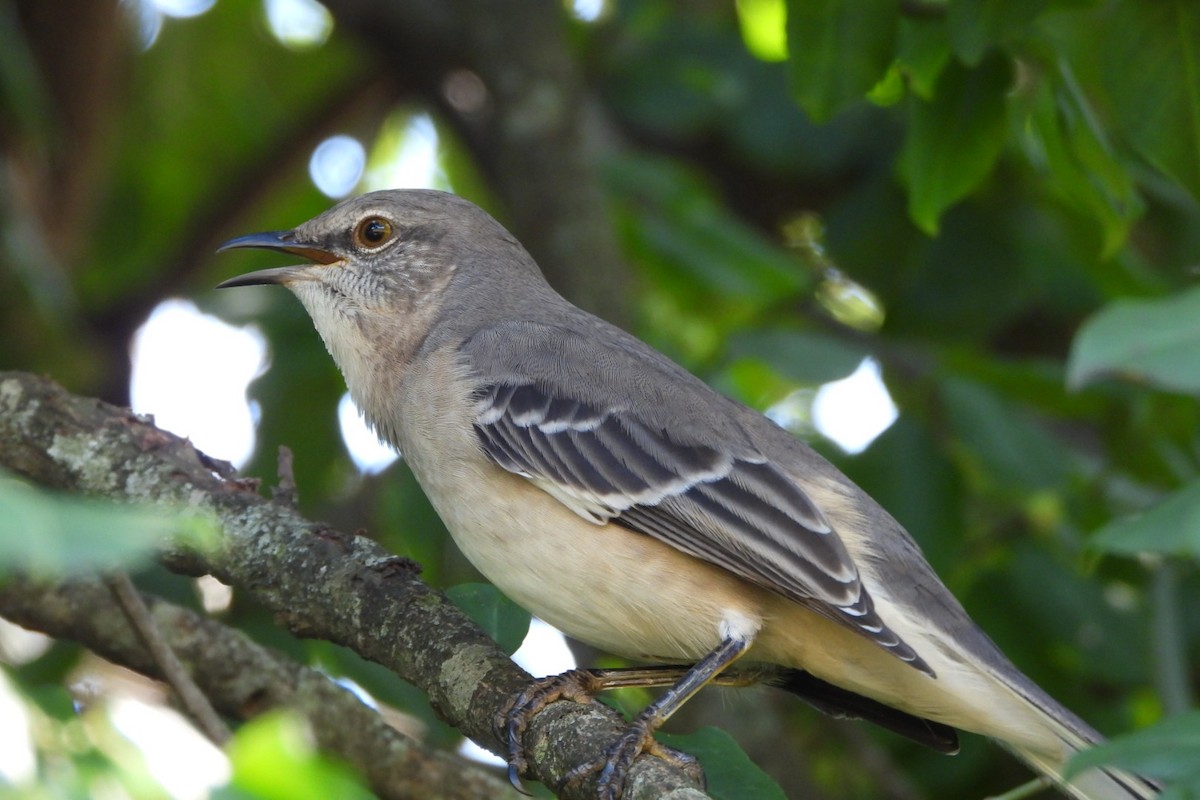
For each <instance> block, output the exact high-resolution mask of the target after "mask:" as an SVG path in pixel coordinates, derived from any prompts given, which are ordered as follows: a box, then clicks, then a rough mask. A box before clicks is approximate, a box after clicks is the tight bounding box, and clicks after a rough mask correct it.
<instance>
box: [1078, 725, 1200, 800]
mask: <svg viewBox="0 0 1200 800" xmlns="http://www.w3.org/2000/svg"><path fill="white" fill-rule="evenodd" d="M1099 766H1113V767H1121V768H1124V769H1128V770H1130V771H1133V772H1137V773H1139V774H1142V775H1147V776H1149V777H1152V778H1158V779H1159V780H1164V781H1170V782H1171V784H1170V785H1169V786H1168V787H1167V789H1166V791H1164V792H1163V794H1162V798H1163V800H1189V798H1195V797H1198V796H1200V711H1189V712H1187V713H1185V714H1179V715H1177V716H1174V717H1169V718H1167V719H1165V720H1163V721H1162V722H1159V723H1158V724H1157V725H1154V726H1152V727H1150V728H1146V729H1145V730H1141V731H1137V732H1135V733H1130V734H1126V735H1124V736H1119V737H1116V738H1114V739H1111V740H1109V741H1107V742H1104V743H1103V744H1099V745H1097V746H1095V747H1093V748H1091V749H1089V750H1085V751H1084V752H1082V753H1079V754H1078V755H1076V756H1075V757H1074V758H1072V759H1071V760H1070V761H1069V762H1068V763H1067V769H1066V776H1067V777H1071V776H1072V775H1078V774H1079V773H1081V772H1083V771H1084V770H1085V769H1088V768H1090V767H1099Z"/></svg>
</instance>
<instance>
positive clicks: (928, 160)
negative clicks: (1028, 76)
mask: <svg viewBox="0 0 1200 800" xmlns="http://www.w3.org/2000/svg"><path fill="white" fill-rule="evenodd" d="M1011 80H1012V75H1011V70H1010V65H1009V61H1008V59H1006V58H1002V57H1000V56H992V57H989V58H987V59H985V60H984V61H983V63H982V64H981V65H980V66H979V67H978V68H976V69H966V68H965V67H962V66H959V65H958V64H954V63H952V64H950V65H949V66H948V67H947V68H946V69H945V70H944V71H943V72H942V76H941V78H940V79H939V80H938V84H937V93H936V95H935V97H934V98H933V100H932V101H931V102H926V101H924V100H920V99H919V98H915V97H914V98H911V99H910V101H909V102H910V103H911V106H910V114H909V130H908V135H907V136H906V137H905V139H904V149H903V150H902V151H901V153H900V161H899V169H900V177H901V179H902V180H903V182H904V185H905V187H906V188H907V190H908V213H909V216H911V217H912V219H913V221H914V222H916V223H917V225H918V226H919V227H920V228H921V229H922V230H924V231H925V232H926V233H928V234H930V235H934V234H936V233H937V231H938V218H939V217H940V216H941V215H942V212H944V211H945V210H946V209H947V208H949V207H950V206H951V205H953V204H954V203H955V202H957V201H958V200H961V199H962V198H963V197H964V196H966V195H967V194H968V193H969V192H970V191H971V190H973V189H974V188H975V187H976V186H978V185H979V184H980V183H982V182H983V180H984V179H985V178H987V176H988V175H989V174H990V173H991V171H992V167H993V166H994V165H995V163H996V159H997V158H998V157H999V156H1000V151H1001V150H1002V149H1003V147H1004V140H1005V136H1006V134H1007V132H1008V127H1007V124H1006V121H1005V109H1006V107H1005V93H1006V92H1007V91H1008V89H1009V84H1010V82H1011Z"/></svg>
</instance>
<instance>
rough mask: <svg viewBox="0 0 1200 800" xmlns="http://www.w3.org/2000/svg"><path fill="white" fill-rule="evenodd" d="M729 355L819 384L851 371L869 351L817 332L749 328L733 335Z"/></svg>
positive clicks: (804, 381) (836, 378)
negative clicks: (763, 364) (753, 361)
mask: <svg viewBox="0 0 1200 800" xmlns="http://www.w3.org/2000/svg"><path fill="white" fill-rule="evenodd" d="M729 354H730V356H732V357H734V358H753V359H756V360H758V361H761V362H763V363H765V364H767V365H769V366H770V367H771V369H773V370H775V371H776V372H777V373H779V374H780V375H784V376H786V377H789V378H792V379H793V380H796V381H798V382H800V383H804V384H821V383H829V382H830V381H836V380H841V379H842V378H844V377H846V376H847V375H849V374H850V373H851V372H854V370H855V369H857V368H858V365H859V364H860V363H862V360H863V359H864V358H866V357H867V356H868V355H869V354H870V353H869V352H868V351H867V349H866V348H865V347H859V346H857V345H854V344H850V343H849V342H847V341H846V340H845V339H839V338H837V337H834V336H830V335H828V334H824V333H818V332H816V331H800V330H752V331H747V332H745V333H739V334H736V335H734V337H733V339H732V340H731V341H730V343H729Z"/></svg>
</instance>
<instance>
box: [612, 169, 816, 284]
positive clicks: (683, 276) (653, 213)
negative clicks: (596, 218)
mask: <svg viewBox="0 0 1200 800" xmlns="http://www.w3.org/2000/svg"><path fill="white" fill-rule="evenodd" d="M609 177H610V180H611V181H612V183H613V185H614V188H615V189H616V190H617V192H619V194H620V196H621V198H622V200H623V201H624V206H625V207H624V209H623V210H624V212H625V214H624V216H623V218H622V220H621V222H622V225H621V227H622V233H623V234H624V236H625V237H626V240H627V241H626V245H627V246H628V247H630V248H632V249H634V250H635V251H637V252H638V253H639V254H640V255H641V256H642V257H643V258H645V259H646V260H647V261H650V262H651V263H654V264H656V265H657V266H659V267H660V268H665V269H666V270H669V271H671V272H672V273H674V275H675V276H676V278H677V282H678V283H679V284H681V286H680V288H681V290H682V289H684V288H685V287H689V286H690V287H691V288H692V290H693V291H695V289H696V284H697V283H699V284H700V285H701V286H703V287H704V288H705V289H706V290H708V291H712V292H719V293H721V294H724V295H734V296H736V297H741V298H745V299H748V300H755V301H757V302H760V303H762V302H766V301H767V300H774V299H779V298H781V297H783V296H787V295H789V294H792V293H795V292H796V291H798V290H799V289H800V288H802V287H803V286H804V285H805V283H806V282H807V280H808V276H807V275H806V274H805V273H804V272H803V271H802V269H801V266H800V264H799V263H798V262H797V260H796V259H794V258H793V257H791V256H790V255H788V254H787V253H786V252H784V251H783V250H782V249H780V248H779V247H776V246H774V245H772V244H771V243H769V242H768V241H767V240H766V239H764V237H763V236H762V235H761V234H760V233H759V232H758V231H755V230H753V229H752V228H750V227H749V226H747V225H746V224H745V223H743V222H742V221H740V220H738V219H737V218H736V217H734V216H733V215H732V214H730V213H729V211H728V210H727V209H726V208H725V207H724V206H723V205H722V204H721V203H720V202H719V200H718V199H717V198H716V196H715V195H714V192H713V190H712V189H711V188H710V187H709V186H707V185H706V184H705V183H704V182H703V181H702V180H700V179H698V178H697V177H696V176H695V175H694V174H692V173H690V172H688V171H686V170H684V169H682V168H681V167H679V166H677V165H675V164H673V163H671V162H669V161H666V160H665V159H657V160H655V159H645V158H628V159H622V160H620V161H615V162H613V163H612V164H611V168H610V170H609Z"/></svg>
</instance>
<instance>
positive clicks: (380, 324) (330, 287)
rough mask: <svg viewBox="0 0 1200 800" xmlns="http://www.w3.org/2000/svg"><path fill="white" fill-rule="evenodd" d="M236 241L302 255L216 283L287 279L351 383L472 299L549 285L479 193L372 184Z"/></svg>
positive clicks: (406, 350)
mask: <svg viewBox="0 0 1200 800" xmlns="http://www.w3.org/2000/svg"><path fill="white" fill-rule="evenodd" d="M238 248H259V249H265V250H274V251H277V252H280V253H287V254H289V255H293V256H300V257H301V258H303V259H305V261H306V263H303V264H299V265H295V266H286V267H272V268H270V269H263V270H258V271H257V272H251V273H248V274H246V275H241V276H238V277H236V278H231V279H230V280H227V281H225V282H224V283H221V284H220V285H219V287H218V288H226V287H234V286H254V285H260V284H279V285H282V286H286V287H287V288H288V289H290V290H291V291H292V292H293V293H294V294H295V295H296V296H297V297H298V298H299V299H300V301H301V303H303V304H304V307H305V308H306V309H307V311H308V313H309V315H310V316H311V317H312V319H313V324H314V325H315V327H316V329H317V331H318V333H320V334H321V338H322V339H323V340H324V341H325V345H326V347H327V348H328V349H329V352H330V353H331V354H332V355H333V357H334V360H335V361H336V362H337V363H338V366H339V367H340V368H341V370H342V372H343V373H344V374H345V376H346V379H347V382H348V383H350V384H351V389H352V391H353V389H354V384H355V383H357V379H358V378H361V379H362V380H363V381H366V380H368V378H369V376H370V375H371V374H372V373H376V374H377V373H378V371H379V365H380V364H403V363H405V362H407V360H408V359H409V358H410V357H411V356H412V354H413V353H414V352H415V350H416V348H418V347H419V346H420V345H421V343H422V342H423V341H424V340H425V337H426V336H427V335H428V334H429V333H430V331H431V330H433V329H435V328H438V327H439V326H438V325H437V324H436V322H437V320H439V319H445V318H447V317H449V318H451V319H459V318H464V319H463V321H464V322H465V321H466V319H465V318H468V317H470V316H471V315H472V313H474V309H478V308H480V307H482V306H486V305H490V304H493V303H497V302H502V300H501V296H503V295H505V294H506V293H507V292H510V291H513V290H514V289H517V288H518V287H519V286H520V285H524V286H526V287H528V286H533V285H536V284H539V283H540V284H542V285H544V281H543V279H542V278H541V274H540V272H539V271H538V269H537V266H536V265H535V264H534V263H533V260H532V259H531V258H530V257H529V255H528V253H526V252H525V250H524V249H523V248H522V247H521V246H520V244H518V243H517V241H516V239H514V238H513V236H512V235H511V234H510V233H508V231H506V230H505V229H504V228H503V226H501V225H500V224H499V223H498V222H496V221H495V220H494V219H492V218H491V217H490V216H489V215H488V214H487V213H486V212H484V211H483V210H482V209H480V208H478V207H477V206H475V205H473V204H472V203H469V202H468V201H466V200H463V199H461V198H459V197H456V196H455V195H452V194H448V193H446V192H438V191H432V190H393V191H384V192H372V193H370V194H366V195H362V196H361V197H356V198H354V199H351V200H347V201H345V202H343V203H340V204H338V205H336V206H334V207H333V208H331V209H329V210H328V211H326V212H325V213H323V214H321V215H319V216H317V217H314V218H313V219H311V220H309V221H308V222H305V223H303V224H302V225H299V226H298V227H296V228H293V229H292V230H288V231H272V232H268V233H253V234H250V235H249V236H241V237H238V238H236V239H232V240H230V241H228V242H226V243H225V244H224V245H223V246H222V247H221V250H232V249H238ZM455 284H457V286H455ZM445 327H446V326H445V325H443V326H440V328H442V329H444V328H445Z"/></svg>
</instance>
